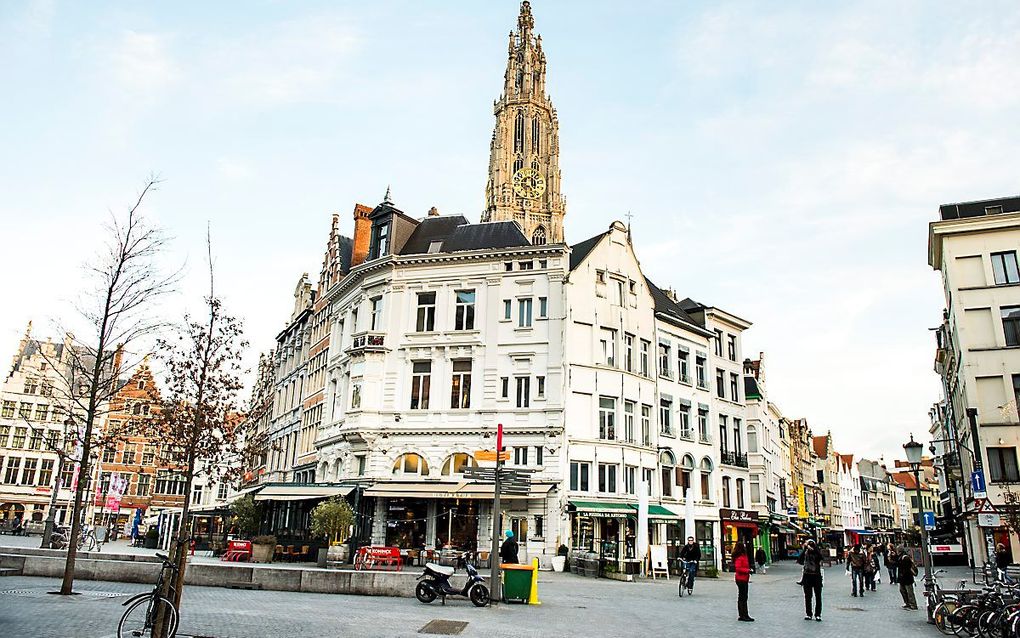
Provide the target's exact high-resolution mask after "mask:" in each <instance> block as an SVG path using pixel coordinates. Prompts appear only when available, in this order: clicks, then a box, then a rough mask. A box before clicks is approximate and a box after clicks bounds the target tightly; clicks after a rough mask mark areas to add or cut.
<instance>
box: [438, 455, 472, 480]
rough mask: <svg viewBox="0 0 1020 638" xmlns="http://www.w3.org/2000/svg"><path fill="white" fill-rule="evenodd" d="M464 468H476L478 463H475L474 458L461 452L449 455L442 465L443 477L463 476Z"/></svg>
mask: <svg viewBox="0 0 1020 638" xmlns="http://www.w3.org/2000/svg"><path fill="white" fill-rule="evenodd" d="M466 467H478V462H477V461H475V457H473V456H471V455H470V454H465V453H463V452H457V453H455V454H451V455H450V456H448V457H446V461H445V462H444V463H443V476H450V475H451V474H463V473H464V468H466Z"/></svg>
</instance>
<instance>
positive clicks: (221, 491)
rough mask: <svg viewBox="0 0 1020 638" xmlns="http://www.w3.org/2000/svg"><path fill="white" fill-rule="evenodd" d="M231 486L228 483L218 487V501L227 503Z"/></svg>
mask: <svg viewBox="0 0 1020 638" xmlns="http://www.w3.org/2000/svg"><path fill="white" fill-rule="evenodd" d="M229 488H230V486H229V485H227V484H226V483H220V484H219V485H218V486H217V487H216V500H219V501H225V500H227V493H228V492H229Z"/></svg>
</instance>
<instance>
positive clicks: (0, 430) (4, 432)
mask: <svg viewBox="0 0 1020 638" xmlns="http://www.w3.org/2000/svg"><path fill="white" fill-rule="evenodd" d="M10 436H11V426H9V425H0V447H7V439H8V438H9V437H10Z"/></svg>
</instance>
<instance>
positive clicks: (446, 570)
mask: <svg viewBox="0 0 1020 638" xmlns="http://www.w3.org/2000/svg"><path fill="white" fill-rule="evenodd" d="M425 568H426V569H429V570H431V571H434V572H435V573H437V574H442V575H443V576H453V572H454V569H453V568H452V567H450V566H448V565H439V564H436V563H425Z"/></svg>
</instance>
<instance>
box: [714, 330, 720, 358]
mask: <svg viewBox="0 0 1020 638" xmlns="http://www.w3.org/2000/svg"><path fill="white" fill-rule="evenodd" d="M715 356H717V357H721V356H722V330H718V329H716V330H715Z"/></svg>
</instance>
